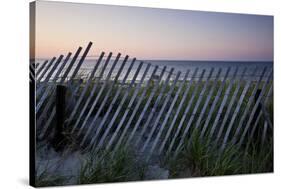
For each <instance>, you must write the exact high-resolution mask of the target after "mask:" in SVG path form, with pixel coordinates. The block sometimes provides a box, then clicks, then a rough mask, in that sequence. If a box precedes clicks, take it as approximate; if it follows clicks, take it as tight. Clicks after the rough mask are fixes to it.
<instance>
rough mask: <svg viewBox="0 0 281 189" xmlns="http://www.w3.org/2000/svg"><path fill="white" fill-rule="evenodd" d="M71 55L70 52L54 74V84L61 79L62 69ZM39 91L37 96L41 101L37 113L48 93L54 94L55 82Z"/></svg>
mask: <svg viewBox="0 0 281 189" xmlns="http://www.w3.org/2000/svg"><path fill="white" fill-rule="evenodd" d="M70 56H71V53H68V55H67V57H66V58H65V60H64V62H63V64H62V65H61V66H60V68H59V70H58V71H57V73H56V75H55V76H54V79H53V83H54V84H56V81H57V80H58V79H59V75H60V73H61V72H62V70H63V68H64V66H65V65H66V63H67V62H68V60H69V58H70ZM37 91H38V94H36V96H37V97H38V101H39V103H38V104H37V106H36V113H37V112H38V111H39V110H40V108H41V106H42V104H43V103H44V102H45V100H46V99H47V97H48V95H52V93H53V91H54V86H53V84H48V86H47V88H46V89H45V90H44V88H43V87H42V88H41V90H40V89H38V90H37ZM37 91H36V92H37ZM42 95H43V96H42ZM40 97H41V98H40Z"/></svg>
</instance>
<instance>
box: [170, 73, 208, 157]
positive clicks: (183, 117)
mask: <svg viewBox="0 0 281 189" xmlns="http://www.w3.org/2000/svg"><path fill="white" fill-rule="evenodd" d="M205 72H206V70H205V69H203V70H202V72H201V74H200V76H199V79H198V81H197V83H195V88H194V89H193V91H192V94H191V98H190V99H189V103H188V105H187V107H186V108H185V111H184V113H183V116H182V117H181V120H180V123H179V125H178V126H177V130H176V133H175V135H174V138H173V139H172V142H171V143H170V145H169V147H168V153H169V152H171V150H172V148H173V145H174V143H175V142H176V138H177V137H179V136H178V135H179V133H180V130H181V128H182V126H183V123H184V121H185V119H186V116H187V114H188V112H189V110H190V108H191V105H192V103H193V100H194V98H195V96H196V93H197V90H198V88H199V85H200V83H201V82H202V80H203V77H204V74H205ZM192 84H193V83H192ZM190 85H191V83H190Z"/></svg>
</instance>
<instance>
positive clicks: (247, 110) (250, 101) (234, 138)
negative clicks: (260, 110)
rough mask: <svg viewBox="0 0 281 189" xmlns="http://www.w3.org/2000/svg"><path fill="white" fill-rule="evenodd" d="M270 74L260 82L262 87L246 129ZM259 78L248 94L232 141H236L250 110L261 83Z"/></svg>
mask: <svg viewBox="0 0 281 189" xmlns="http://www.w3.org/2000/svg"><path fill="white" fill-rule="evenodd" d="M264 73H265V72H264ZM271 74H272V73H271ZM271 74H270V75H269V76H268V79H267V81H266V82H263V84H262V86H263V87H262V92H261V95H260V96H259V97H258V99H257V103H256V104H255V105H254V107H253V109H251V111H252V115H251V116H250V117H249V119H248V122H247V124H246V129H247V128H248V127H249V126H250V123H251V121H252V118H253V116H254V114H253V113H255V110H256V109H257V107H258V105H259V102H260V100H261V97H262V95H263V94H264V93H265V90H266V84H268V83H269V81H270V77H271ZM261 80H262V78H260V80H259V82H258V83H257V84H256V86H255V89H254V92H253V93H252V95H251V96H250V99H249V101H248V102H247V106H246V108H245V110H244V113H243V116H242V117H241V119H240V121H239V124H238V127H237V129H236V131H235V133H234V136H233V139H232V143H235V142H236V140H237V137H238V135H239V133H240V131H241V129H242V126H243V123H244V121H245V119H246V116H247V115H248V112H249V111H250V108H251V105H252V104H254V100H255V96H256V93H257V90H258V88H259V85H260V84H261Z"/></svg>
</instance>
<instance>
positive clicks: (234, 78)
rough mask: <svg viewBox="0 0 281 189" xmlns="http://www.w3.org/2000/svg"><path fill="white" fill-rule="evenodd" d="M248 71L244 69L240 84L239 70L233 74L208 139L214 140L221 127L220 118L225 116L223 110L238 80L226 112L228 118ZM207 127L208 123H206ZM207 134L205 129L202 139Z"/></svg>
mask: <svg viewBox="0 0 281 189" xmlns="http://www.w3.org/2000/svg"><path fill="white" fill-rule="evenodd" d="M246 71H247V67H245V68H244V69H243V71H242V74H241V78H240V82H239V80H238V78H239V77H236V75H237V72H238V68H236V70H235V73H234V74H233V77H232V79H231V81H230V83H229V85H228V88H227V89H226V91H225V93H224V95H223V100H222V102H221V105H220V107H219V110H218V112H217V115H216V118H215V121H214V123H213V124H212V126H211V129H210V132H209V134H208V138H212V137H213V134H214V132H215V130H216V128H217V126H218V125H219V124H218V123H219V120H220V117H221V116H222V114H223V109H224V106H225V105H226V103H227V99H228V97H229V96H230V95H231V94H230V91H231V89H232V87H233V85H234V84H235V82H236V80H237V82H238V86H237V87H236V88H235V91H234V93H233V95H232V96H231V97H230V98H231V100H230V103H229V104H228V106H227V107H228V108H227V111H226V113H225V117H228V114H229V113H230V110H231V107H232V104H233V103H234V100H235V97H236V95H237V93H238V92H239V89H240V83H241V82H242V81H243V77H244V75H245V73H246ZM214 104H216V103H214ZM211 109H213V108H212V107H211ZM210 112H211V111H210ZM205 125H207V123H206V122H205ZM205 125H204V127H205V128H207V126H205ZM223 125H224V124H222V125H221V128H220V129H223ZM205 132H206V129H205V130H204V131H202V133H201V138H202V137H203V136H204V134H205Z"/></svg>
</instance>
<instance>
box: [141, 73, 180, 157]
mask: <svg viewBox="0 0 281 189" xmlns="http://www.w3.org/2000/svg"><path fill="white" fill-rule="evenodd" d="M180 74H181V72H178V73H177V76H176V78H175V80H174V82H173V83H172V86H171V88H170V90H169V92H168V93H167V96H166V99H165V101H164V103H163V105H162V108H161V110H160V112H159V114H158V117H157V118H156V121H155V122H154V125H153V126H152V129H151V131H150V134H149V136H148V138H147V139H146V141H145V143H144V145H143V147H142V152H143V151H144V150H145V148H146V147H147V145H148V144H149V142H150V140H151V138H152V136H153V133H154V132H155V130H156V129H157V126H158V124H159V121H160V119H161V117H162V116H163V113H164V110H165V109H166V106H167V104H168V102H169V101H170V99H171V97H172V92H173V91H174V89H175V87H176V84H177V82H178V79H179V77H180ZM178 91H180V90H178ZM177 94H178V93H177ZM175 100H176V99H174V101H173V102H175ZM172 108H173V105H170V107H169V110H168V114H167V115H166V118H167V117H169V113H170V112H171V110H172ZM166 120H167V119H166ZM164 125H165V124H161V125H160V130H159V131H158V132H157V136H156V138H155V139H154V144H152V147H151V148H150V151H149V154H148V156H147V158H149V157H150V155H151V154H152V152H153V150H154V147H155V145H156V142H157V140H158V138H159V136H160V134H161V132H162V130H163V128H164ZM158 135H159V136H158Z"/></svg>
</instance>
